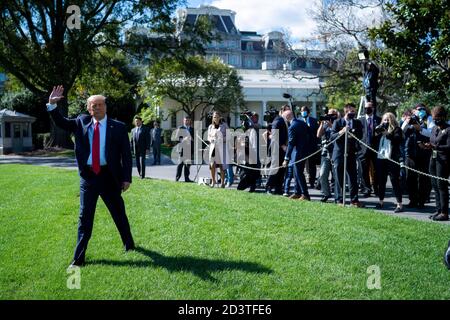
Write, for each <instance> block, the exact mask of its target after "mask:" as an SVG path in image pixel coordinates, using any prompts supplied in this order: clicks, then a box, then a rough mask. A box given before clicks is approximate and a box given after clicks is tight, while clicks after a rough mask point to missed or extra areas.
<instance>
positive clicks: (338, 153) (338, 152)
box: [330, 118, 363, 161]
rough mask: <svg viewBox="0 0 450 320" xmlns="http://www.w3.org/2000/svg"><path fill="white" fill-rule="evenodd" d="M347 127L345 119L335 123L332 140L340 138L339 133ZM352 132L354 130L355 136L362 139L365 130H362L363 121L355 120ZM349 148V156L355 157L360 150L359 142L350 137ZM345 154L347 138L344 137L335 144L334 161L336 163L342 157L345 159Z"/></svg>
mask: <svg viewBox="0 0 450 320" xmlns="http://www.w3.org/2000/svg"><path fill="white" fill-rule="evenodd" d="M345 126H346V121H345V118H341V119H338V120H336V121H334V122H333V128H332V129H331V135H330V138H331V140H334V139H336V138H337V137H338V136H339V131H340V130H341V129H342V128H344V127H345ZM352 130H354V132H353V134H354V135H355V136H356V137H357V138H358V139H362V136H363V128H362V124H361V121H359V120H358V119H353V127H352ZM347 147H348V150H347V151H348V155H349V156H355V155H356V153H357V152H358V150H359V148H360V146H359V142H357V141H356V140H355V139H352V138H350V135H349V139H348V145H347ZM344 152H345V138H344V136H342V137H340V138H339V139H338V140H336V142H335V143H334V147H333V156H332V160H333V161H336V160H337V159H339V158H340V157H343V156H344Z"/></svg>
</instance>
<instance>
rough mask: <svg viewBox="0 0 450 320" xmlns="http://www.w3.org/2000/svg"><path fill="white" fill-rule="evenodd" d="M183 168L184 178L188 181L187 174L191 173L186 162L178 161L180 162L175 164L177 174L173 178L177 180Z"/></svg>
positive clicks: (189, 166)
mask: <svg viewBox="0 0 450 320" xmlns="http://www.w3.org/2000/svg"><path fill="white" fill-rule="evenodd" d="M183 168H184V180H185V181H189V175H190V174H191V165H190V164H186V163H184V162H180V164H179V165H178V166H177V175H176V177H175V179H176V180H177V181H178V180H180V178H181V172H182V171H183Z"/></svg>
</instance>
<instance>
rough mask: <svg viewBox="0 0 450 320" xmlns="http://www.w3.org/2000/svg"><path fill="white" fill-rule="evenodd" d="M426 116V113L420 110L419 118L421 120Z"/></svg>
mask: <svg viewBox="0 0 450 320" xmlns="http://www.w3.org/2000/svg"><path fill="white" fill-rule="evenodd" d="M426 115H427V112H426V111H425V110H420V111H419V117H420V118H421V119H423V118H425V116H426Z"/></svg>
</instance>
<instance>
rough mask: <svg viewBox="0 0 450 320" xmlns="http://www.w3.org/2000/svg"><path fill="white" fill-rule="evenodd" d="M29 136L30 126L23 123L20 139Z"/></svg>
mask: <svg viewBox="0 0 450 320" xmlns="http://www.w3.org/2000/svg"><path fill="white" fill-rule="evenodd" d="M29 136H30V124H29V123H24V124H23V125H22V137H24V138H28V137H29Z"/></svg>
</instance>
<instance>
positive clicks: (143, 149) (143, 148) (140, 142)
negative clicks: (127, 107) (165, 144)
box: [131, 116, 150, 179]
mask: <svg viewBox="0 0 450 320" xmlns="http://www.w3.org/2000/svg"><path fill="white" fill-rule="evenodd" d="M134 124H135V126H136V127H134V128H133V129H131V150H133V152H134V156H135V158H136V167H137V170H138V172H139V176H140V177H141V179H144V178H145V156H146V153H147V150H149V149H150V134H149V132H148V129H147V127H145V126H144V125H143V124H142V118H141V117H139V116H135V117H134Z"/></svg>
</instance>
